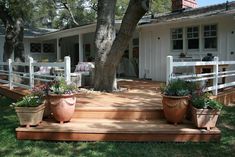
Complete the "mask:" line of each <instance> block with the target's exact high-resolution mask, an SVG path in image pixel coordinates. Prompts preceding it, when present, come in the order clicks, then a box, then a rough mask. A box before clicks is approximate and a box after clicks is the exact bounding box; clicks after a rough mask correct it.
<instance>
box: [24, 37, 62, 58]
mask: <svg viewBox="0 0 235 157" xmlns="http://www.w3.org/2000/svg"><path fill="white" fill-rule="evenodd" d="M31 43H40V44H41V52H31V50H30V44H31ZM45 43H46V44H48V43H49V44H53V45H54V52H53V53H45V52H44V50H43V44H45ZM24 49H25V56H26V57H27V56H30V57H32V58H33V59H34V60H36V61H42V60H48V61H51V62H54V61H56V59H57V55H56V53H57V47H56V40H55V39H51V40H45V41H41V40H38V39H34V38H24Z"/></svg>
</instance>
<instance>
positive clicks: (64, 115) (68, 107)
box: [45, 78, 76, 124]
mask: <svg viewBox="0 0 235 157" xmlns="http://www.w3.org/2000/svg"><path fill="white" fill-rule="evenodd" d="M45 90H46V95H47V102H48V103H49V106H50V110H51V112H52V114H53V117H54V118H55V119H56V120H57V121H59V122H60V123H61V124H63V123H64V122H68V121H70V120H71V118H72V116H73V114H74V111H75V105H76V94H75V93H76V86H74V85H72V84H67V83H66V81H65V80H64V79H62V78H57V79H56V80H55V81H52V82H50V83H49V84H48V85H47V88H46V89H45Z"/></svg>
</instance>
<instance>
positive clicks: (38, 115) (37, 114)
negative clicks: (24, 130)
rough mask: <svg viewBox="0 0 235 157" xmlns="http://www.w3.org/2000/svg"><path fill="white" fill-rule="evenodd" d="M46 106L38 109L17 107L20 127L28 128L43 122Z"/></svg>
mask: <svg viewBox="0 0 235 157" xmlns="http://www.w3.org/2000/svg"><path fill="white" fill-rule="evenodd" d="M44 108H45V105H44V104H42V105H40V106H38V107H15V111H16V113H17V116H18V118H19V121H20V125H26V127H30V126H35V125H38V124H39V123H40V122H41V121H42V117H43V112H44Z"/></svg>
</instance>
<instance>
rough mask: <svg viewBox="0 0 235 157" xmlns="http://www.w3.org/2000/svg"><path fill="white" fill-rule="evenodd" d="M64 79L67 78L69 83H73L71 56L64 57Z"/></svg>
mask: <svg viewBox="0 0 235 157" xmlns="http://www.w3.org/2000/svg"><path fill="white" fill-rule="evenodd" d="M64 64H65V65H64V77H65V81H66V82H67V83H70V82H71V77H70V73H71V61H70V57H69V56H65V57H64Z"/></svg>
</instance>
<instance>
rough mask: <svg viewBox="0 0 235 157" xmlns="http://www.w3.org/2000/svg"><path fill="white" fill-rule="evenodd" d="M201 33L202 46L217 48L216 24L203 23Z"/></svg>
mask: <svg viewBox="0 0 235 157" xmlns="http://www.w3.org/2000/svg"><path fill="white" fill-rule="evenodd" d="M203 35H204V48H205V49H216V48H217V26H216V25H205V26H204V34H203Z"/></svg>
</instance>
